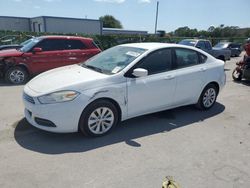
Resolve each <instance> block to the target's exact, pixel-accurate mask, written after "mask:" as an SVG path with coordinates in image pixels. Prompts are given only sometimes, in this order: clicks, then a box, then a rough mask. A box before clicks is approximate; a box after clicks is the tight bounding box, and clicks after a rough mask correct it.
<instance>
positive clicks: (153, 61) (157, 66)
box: [136, 49, 172, 75]
mask: <svg viewBox="0 0 250 188" xmlns="http://www.w3.org/2000/svg"><path fill="white" fill-rule="evenodd" d="M171 66H172V56H171V49H163V50H158V51H156V52H153V53H151V54H149V55H148V56H147V57H146V58H145V59H144V60H143V61H142V62H140V63H139V64H138V65H136V68H143V69H146V70H148V74H149V75H151V74H156V73H161V72H165V71H168V70H171Z"/></svg>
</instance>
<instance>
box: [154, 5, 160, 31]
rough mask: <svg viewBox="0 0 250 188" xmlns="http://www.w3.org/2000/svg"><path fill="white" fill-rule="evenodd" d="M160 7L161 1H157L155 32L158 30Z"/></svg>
mask: <svg viewBox="0 0 250 188" xmlns="http://www.w3.org/2000/svg"><path fill="white" fill-rule="evenodd" d="M158 7H159V1H157V6H156V18H155V34H156V32H157V22H158Z"/></svg>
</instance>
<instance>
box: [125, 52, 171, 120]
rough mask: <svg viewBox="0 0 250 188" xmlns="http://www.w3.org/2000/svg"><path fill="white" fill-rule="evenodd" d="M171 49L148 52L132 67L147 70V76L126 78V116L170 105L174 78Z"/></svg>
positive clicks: (145, 112) (157, 109)
mask: <svg viewBox="0 0 250 188" xmlns="http://www.w3.org/2000/svg"><path fill="white" fill-rule="evenodd" d="M171 54H172V50H171V49H161V50H158V51H156V52H153V53H151V54H149V55H148V56H147V57H146V58H144V59H143V60H142V61H140V62H139V63H137V64H136V65H135V66H134V67H133V68H132V69H131V71H132V70H134V69H135V68H143V69H146V70H148V76H145V77H140V78H128V79H127V91H128V94H127V95H128V117H129V118H130V117H134V116H138V115H142V114H147V113H152V112H156V111H159V110H163V109H165V108H167V107H169V106H171V105H172V102H173V98H174V93H175V86H176V79H175V74H174V71H172V70H171V69H172V55H171Z"/></svg>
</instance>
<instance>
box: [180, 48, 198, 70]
mask: <svg viewBox="0 0 250 188" xmlns="http://www.w3.org/2000/svg"><path fill="white" fill-rule="evenodd" d="M175 54H176V64H177V68H184V67H189V66H193V65H198V64H199V63H200V60H199V56H198V53H197V52H196V51H193V50H189V49H182V48H178V49H175Z"/></svg>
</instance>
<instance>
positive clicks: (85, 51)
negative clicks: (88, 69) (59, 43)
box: [64, 39, 93, 65]
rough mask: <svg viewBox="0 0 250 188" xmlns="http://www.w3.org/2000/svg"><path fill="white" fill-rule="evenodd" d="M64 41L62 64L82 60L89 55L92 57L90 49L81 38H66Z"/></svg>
mask: <svg viewBox="0 0 250 188" xmlns="http://www.w3.org/2000/svg"><path fill="white" fill-rule="evenodd" d="M64 43H65V46H66V47H65V48H66V49H65V51H64V52H65V53H64V64H65V65H70V64H76V63H80V62H84V61H86V60H87V59H89V58H90V57H92V56H93V55H92V51H91V49H89V48H88V47H87V45H85V44H84V43H83V42H82V41H81V40H78V39H66V40H64Z"/></svg>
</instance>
